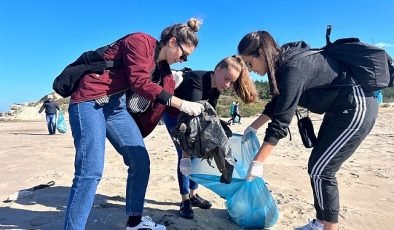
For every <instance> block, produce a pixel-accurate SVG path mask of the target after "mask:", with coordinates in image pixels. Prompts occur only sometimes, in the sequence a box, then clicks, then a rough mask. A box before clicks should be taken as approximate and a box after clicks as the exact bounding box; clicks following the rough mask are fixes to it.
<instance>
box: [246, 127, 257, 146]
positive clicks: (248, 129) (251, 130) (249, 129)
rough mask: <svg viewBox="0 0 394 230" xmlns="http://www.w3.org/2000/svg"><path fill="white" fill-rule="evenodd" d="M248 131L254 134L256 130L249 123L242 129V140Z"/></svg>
mask: <svg viewBox="0 0 394 230" xmlns="http://www.w3.org/2000/svg"><path fill="white" fill-rule="evenodd" d="M250 132H253V133H254V134H256V133H257V130H256V129H255V128H253V127H252V126H250V125H249V126H248V127H247V128H246V129H245V131H244V135H243V136H242V142H243V141H245V140H246V134H248V133H250Z"/></svg>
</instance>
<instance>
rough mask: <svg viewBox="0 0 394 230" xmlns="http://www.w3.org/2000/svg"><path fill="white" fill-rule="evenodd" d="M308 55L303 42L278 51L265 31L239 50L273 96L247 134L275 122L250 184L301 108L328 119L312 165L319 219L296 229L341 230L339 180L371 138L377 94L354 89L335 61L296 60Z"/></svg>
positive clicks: (314, 57)
mask: <svg viewBox="0 0 394 230" xmlns="http://www.w3.org/2000/svg"><path fill="white" fill-rule="evenodd" d="M308 49H309V47H308V45H307V44H306V43H305V42H302V41H300V42H292V43H288V44H286V45H283V46H281V47H279V46H278V45H277V44H276V42H275V39H274V38H273V37H272V36H271V35H270V34H269V33H268V32H266V31H256V32H251V33H249V34H247V35H245V36H244V37H243V38H242V40H241V41H240V43H239V44H238V53H239V54H240V55H241V57H242V59H243V60H244V61H245V63H246V64H247V66H248V67H249V70H250V71H253V72H256V73H257V74H258V75H260V76H264V75H265V74H267V76H268V80H269V85H270V93H271V95H272V99H271V100H270V101H269V102H268V103H267V104H266V106H265V109H264V111H263V112H262V114H261V115H260V116H259V117H258V118H257V119H256V120H255V121H254V122H253V123H252V124H251V125H250V126H249V127H247V128H246V129H245V132H244V133H245V134H246V133H248V132H256V131H257V129H259V128H260V127H262V126H263V125H264V124H265V123H267V122H268V121H269V120H271V122H269V123H268V126H267V129H266V131H265V137H264V143H263V144H262V145H261V147H260V149H259V151H258V152H257V154H256V157H255V158H254V160H253V161H252V162H251V164H250V166H249V170H248V176H247V179H249V180H251V179H253V178H254V177H256V176H257V177H262V176H263V164H264V163H265V162H266V160H267V158H268V157H269V156H270V154H271V153H272V152H273V149H274V148H275V146H276V145H277V144H278V142H279V140H280V139H282V138H284V137H286V135H287V133H288V127H289V125H290V122H291V121H292V118H293V116H294V114H295V112H296V109H297V106H302V107H304V108H306V109H308V110H310V111H311V112H314V113H318V114H324V118H323V122H322V124H321V126H320V130H319V132H318V137H317V139H318V143H317V145H316V146H315V147H314V148H313V149H312V152H311V155H310V157H309V162H308V174H309V176H310V183H311V187H312V190H313V201H314V207H315V210H316V217H315V219H314V220H312V221H311V222H309V223H308V224H306V225H305V226H302V227H299V228H296V229H298V230H321V229H324V230H337V229H338V217H339V197H340V196H339V189H338V181H337V178H336V174H337V172H338V171H339V169H340V168H341V166H342V164H343V163H344V162H345V161H346V160H347V159H349V157H351V156H352V154H353V153H354V152H355V151H356V149H357V148H358V146H359V145H360V144H361V142H362V141H363V140H364V139H365V137H366V136H367V135H368V134H369V133H370V131H371V129H372V127H373V126H374V124H375V120H376V117H377V114H378V105H377V102H376V100H375V98H374V97H373V92H367V91H365V90H364V89H363V88H362V87H361V86H360V85H358V84H356V82H355V81H354V79H353V76H352V74H349V73H348V74H346V73H344V71H346V69H345V67H344V66H342V64H341V63H339V62H338V61H336V60H335V59H334V58H331V57H329V56H328V55H325V54H324V53H316V54H313V55H309V56H305V55H297V54H299V53H302V52H304V51H306V50H308ZM337 85H344V86H343V87H337ZM245 136H246V135H245ZM294 151H295V150H294ZM300 208H301V209H302V208H306V207H300ZM366 214H367V213H365V215H366Z"/></svg>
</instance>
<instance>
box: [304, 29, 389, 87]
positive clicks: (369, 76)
mask: <svg viewBox="0 0 394 230" xmlns="http://www.w3.org/2000/svg"><path fill="white" fill-rule="evenodd" d="M330 34H331V26H330V25H329V26H327V30H326V43H327V44H326V46H324V47H323V48H321V49H310V51H306V52H304V53H302V54H301V55H302V56H308V55H311V54H314V53H320V52H321V53H324V54H327V55H328V56H330V57H332V58H334V59H336V60H337V61H339V62H340V63H342V64H344V65H345V66H346V68H347V70H348V71H350V72H351V73H352V74H353V76H354V78H355V80H356V81H357V83H358V84H360V85H361V87H362V88H363V89H364V90H365V91H367V92H371V91H376V90H379V89H383V88H386V87H393V79H394V68H393V66H392V64H393V63H392V62H393V61H392V58H391V57H390V56H389V55H388V54H387V52H386V51H385V50H383V49H381V48H378V47H376V46H373V45H369V44H367V43H363V42H361V41H360V40H359V39H358V38H343V39H338V40H336V41H335V42H332V43H331V42H330Z"/></svg>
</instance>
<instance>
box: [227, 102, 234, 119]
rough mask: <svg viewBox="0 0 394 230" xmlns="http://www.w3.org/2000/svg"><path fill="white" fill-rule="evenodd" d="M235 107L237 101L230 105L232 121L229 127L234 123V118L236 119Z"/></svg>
mask: <svg viewBox="0 0 394 230" xmlns="http://www.w3.org/2000/svg"><path fill="white" fill-rule="evenodd" d="M234 107H235V101H233V102H232V103H231V105H230V117H231V118H230V120H228V121H227V124H228V125H231V123H232V122H233V123H234V118H235V113H234Z"/></svg>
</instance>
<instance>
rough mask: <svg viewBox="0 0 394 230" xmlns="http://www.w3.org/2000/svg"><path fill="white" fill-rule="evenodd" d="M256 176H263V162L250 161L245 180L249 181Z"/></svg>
mask: <svg viewBox="0 0 394 230" xmlns="http://www.w3.org/2000/svg"><path fill="white" fill-rule="evenodd" d="M256 177H261V178H262V177H263V163H262V162H260V161H252V162H251V163H250V165H249V169H248V175H247V176H246V180H248V181H251V180H253V179H254V178H256Z"/></svg>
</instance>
